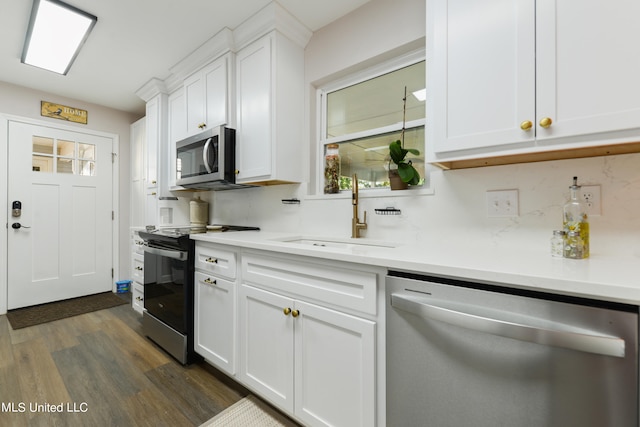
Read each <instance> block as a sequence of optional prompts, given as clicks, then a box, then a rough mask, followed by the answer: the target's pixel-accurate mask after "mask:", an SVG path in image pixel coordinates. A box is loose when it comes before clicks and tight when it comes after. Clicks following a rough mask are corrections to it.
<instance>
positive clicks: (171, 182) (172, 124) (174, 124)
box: [166, 88, 187, 190]
mask: <svg viewBox="0 0 640 427" xmlns="http://www.w3.org/2000/svg"><path fill="white" fill-rule="evenodd" d="M168 102H169V106H168V113H167V114H168V122H169V131H168V133H169V141H168V144H167V145H168V149H167V164H166V170H167V186H168V188H169V189H170V190H171V189H175V188H176V180H177V175H176V142H177V141H180V140H181V139H183V138H185V137H186V136H187V117H186V107H185V96H184V90H183V88H180V89H179V90H177V91H175V92H173V93H172V94H171V95H169V99H168ZM179 189H182V187H180V188H179Z"/></svg>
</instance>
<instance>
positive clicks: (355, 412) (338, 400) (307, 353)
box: [294, 301, 376, 426]
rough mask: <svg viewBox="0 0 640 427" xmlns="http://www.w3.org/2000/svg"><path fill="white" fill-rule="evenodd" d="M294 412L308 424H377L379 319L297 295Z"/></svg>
mask: <svg viewBox="0 0 640 427" xmlns="http://www.w3.org/2000/svg"><path fill="white" fill-rule="evenodd" d="M296 309H297V310H298V311H299V315H298V317H297V318H296V319H295V320H294V324H295V326H294V328H295V361H296V362H295V393H296V395H295V402H296V404H295V406H296V407H295V414H296V415H297V416H299V417H300V418H301V419H302V420H303V421H305V422H306V423H308V424H309V425H323V426H324V425H326V426H373V425H375V414H376V405H375V399H376V397H375V387H376V381H375V350H376V349H375V323H374V322H371V321H368V320H364V319H360V318H357V317H353V316H349V315H346V314H343V313H339V312H337V311H333V310H329V309H325V308H322V307H318V306H316V305H312V304H307V303H303V302H299V301H296Z"/></svg>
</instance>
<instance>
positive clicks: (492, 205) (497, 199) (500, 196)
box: [487, 190, 518, 218]
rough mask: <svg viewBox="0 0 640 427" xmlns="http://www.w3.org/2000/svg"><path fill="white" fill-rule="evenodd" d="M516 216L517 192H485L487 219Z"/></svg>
mask: <svg viewBox="0 0 640 427" xmlns="http://www.w3.org/2000/svg"><path fill="white" fill-rule="evenodd" d="M509 216H518V190H494V191H487V217H489V218H497V217H509Z"/></svg>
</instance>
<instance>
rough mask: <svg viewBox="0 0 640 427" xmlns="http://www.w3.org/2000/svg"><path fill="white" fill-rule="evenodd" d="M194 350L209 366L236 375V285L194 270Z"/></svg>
mask: <svg viewBox="0 0 640 427" xmlns="http://www.w3.org/2000/svg"><path fill="white" fill-rule="evenodd" d="M194 332H195V344H194V345H195V351H196V352H197V353H198V354H200V355H201V356H203V357H204V358H205V359H206V360H207V361H208V362H210V363H211V364H212V365H214V366H216V367H218V368H220V369H221V370H223V371H225V372H227V373H228V374H230V375H235V336H236V320H235V285H234V283H233V282H230V281H228V280H224V279H221V278H217V277H215V276H211V275H208V274H205V273H202V272H199V271H197V272H196V273H195V313H194Z"/></svg>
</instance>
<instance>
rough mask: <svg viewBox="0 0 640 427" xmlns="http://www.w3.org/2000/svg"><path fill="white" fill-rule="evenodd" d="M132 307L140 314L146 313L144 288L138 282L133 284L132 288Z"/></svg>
mask: <svg viewBox="0 0 640 427" xmlns="http://www.w3.org/2000/svg"><path fill="white" fill-rule="evenodd" d="M131 306H132V307H133V309H134V310H135V311H137V312H138V313H142V312H143V311H144V286H143V285H142V284H140V283H138V282H133V285H132V288H131Z"/></svg>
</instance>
